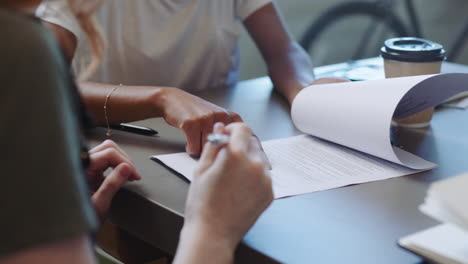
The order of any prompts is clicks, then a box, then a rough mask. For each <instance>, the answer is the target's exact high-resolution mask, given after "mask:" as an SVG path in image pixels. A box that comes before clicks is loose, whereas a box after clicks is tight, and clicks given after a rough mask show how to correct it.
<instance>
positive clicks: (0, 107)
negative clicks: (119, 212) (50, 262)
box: [0, 8, 97, 257]
mask: <svg viewBox="0 0 468 264" xmlns="http://www.w3.org/2000/svg"><path fill="white" fill-rule="evenodd" d="M0 36H1V37H0V171H1V178H2V180H1V186H2V187H1V190H0V210H1V213H0V257H4V256H7V255H10V254H13V253H15V252H17V251H19V250H23V249H28V248H31V247H34V246H38V245H44V244H46V243H50V242H56V241H60V240H63V239H67V238H73V237H74V236H77V235H80V234H86V233H89V232H91V231H93V230H94V229H95V227H96V225H97V222H96V217H95V214H94V210H93V208H92V206H91V203H90V198H89V193H88V189H87V185H86V182H85V174H84V169H83V164H82V161H81V159H80V149H81V141H80V138H81V127H80V125H79V124H78V119H79V118H78V117H79V116H80V115H79V111H78V109H79V106H78V104H77V103H76V101H77V100H78V99H77V98H75V94H76V91H74V90H73V89H75V87H74V84H73V82H72V79H71V78H70V75H69V72H68V70H67V67H66V64H65V62H64V60H63V58H62V54H61V53H60V50H59V47H58V45H57V44H56V42H55V39H54V37H53V36H52V35H51V34H50V33H49V32H48V31H47V30H46V29H45V28H44V27H43V25H42V24H41V23H40V22H39V21H38V20H36V19H34V18H30V17H25V16H22V15H20V14H16V13H14V12H13V11H10V10H5V9H1V8H0Z"/></svg>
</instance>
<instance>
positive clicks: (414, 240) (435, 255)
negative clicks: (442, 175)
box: [399, 174, 468, 263]
mask: <svg viewBox="0 0 468 264" xmlns="http://www.w3.org/2000/svg"><path fill="white" fill-rule="evenodd" d="M467 188H468V174H464V175H460V176H457V177H451V178H449V179H445V180H442V181H438V182H435V183H433V184H431V186H430V187H429V190H428V191H427V195H426V198H425V200H424V203H423V204H422V205H421V206H420V207H419V209H420V210H421V211H422V212H423V213H425V214H426V215H428V216H430V217H432V218H434V219H436V220H439V221H441V222H443V224H441V225H438V226H436V227H432V228H429V229H426V230H423V231H420V232H418V233H415V234H412V235H409V236H406V237H404V238H401V239H400V240H399V244H400V245H401V246H402V247H403V248H406V249H408V250H410V251H412V252H414V253H416V254H418V255H420V256H423V257H424V258H426V259H428V260H431V261H433V262H437V263H468V193H467V192H466V190H467Z"/></svg>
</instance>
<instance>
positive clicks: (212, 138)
mask: <svg viewBox="0 0 468 264" xmlns="http://www.w3.org/2000/svg"><path fill="white" fill-rule="evenodd" d="M254 137H255V138H256V139H257V140H258V143H259V145H260V149H261V150H262V152H263V155H264V157H265V161H266V162H267V164H268V169H269V170H271V169H272V167H271V163H270V160H269V159H268V157H267V155H266V153H265V151H264V150H263V147H262V144H261V142H260V140H259V139H258V137H257V136H255V135H254ZM207 140H208V142H210V143H211V144H213V145H215V146H224V145H227V144H228V143H229V135H225V134H215V133H212V134H209V135H208V137H207Z"/></svg>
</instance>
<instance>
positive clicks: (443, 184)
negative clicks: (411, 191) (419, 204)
mask: <svg viewBox="0 0 468 264" xmlns="http://www.w3.org/2000/svg"><path fill="white" fill-rule="evenodd" d="M467 190H468V174H463V175H460V176H456V177H451V178H449V179H446V180H442V181H438V182H435V183H433V184H432V185H431V187H430V189H429V192H428V195H430V196H431V197H434V198H436V199H438V200H439V201H440V203H442V204H443V206H444V208H445V210H447V211H448V212H449V213H450V214H453V215H456V217H457V218H459V219H461V220H462V221H463V223H464V224H465V225H464V226H465V227H466V226H468V191H467Z"/></svg>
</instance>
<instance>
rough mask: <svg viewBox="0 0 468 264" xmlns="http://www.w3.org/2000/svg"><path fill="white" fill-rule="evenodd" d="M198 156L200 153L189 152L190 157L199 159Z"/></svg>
mask: <svg viewBox="0 0 468 264" xmlns="http://www.w3.org/2000/svg"><path fill="white" fill-rule="evenodd" d="M200 156H201V155H200V154H190V157H191V158H192V159H199V158H200Z"/></svg>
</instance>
